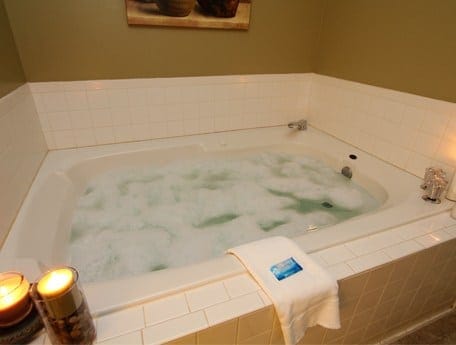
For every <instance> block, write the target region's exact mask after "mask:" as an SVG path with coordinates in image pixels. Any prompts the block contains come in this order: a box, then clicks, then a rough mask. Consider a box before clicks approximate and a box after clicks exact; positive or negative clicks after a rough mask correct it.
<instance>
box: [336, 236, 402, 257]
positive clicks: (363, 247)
mask: <svg viewBox="0 0 456 345" xmlns="http://www.w3.org/2000/svg"><path fill="white" fill-rule="evenodd" d="M399 242H401V238H400V237H399V236H398V235H397V234H396V233H391V232H389V231H385V232H382V233H379V234H375V235H372V236H369V237H366V238H361V239H359V240H355V241H352V242H349V243H346V244H345V245H346V246H347V247H348V248H349V249H350V250H351V251H352V252H353V253H355V254H356V255H357V256H361V255H365V254H368V253H372V252H376V251H377V250H379V249H382V248H386V247H389V246H392V245H394V244H397V243H399Z"/></svg>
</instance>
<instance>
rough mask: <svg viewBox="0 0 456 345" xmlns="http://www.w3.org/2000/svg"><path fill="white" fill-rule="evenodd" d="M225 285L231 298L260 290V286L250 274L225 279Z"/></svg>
mask: <svg viewBox="0 0 456 345" xmlns="http://www.w3.org/2000/svg"><path fill="white" fill-rule="evenodd" d="M223 284H224V285H225V288H226V291H227V292H228V295H229V296H230V297H231V298H235V297H238V296H242V295H246V294H249V293H252V292H255V291H257V290H259V289H260V286H259V285H258V284H257V283H256V282H255V280H254V279H253V278H252V277H251V276H250V275H249V274H241V275H239V276H236V277H233V278H230V279H225V280H224V281H223Z"/></svg>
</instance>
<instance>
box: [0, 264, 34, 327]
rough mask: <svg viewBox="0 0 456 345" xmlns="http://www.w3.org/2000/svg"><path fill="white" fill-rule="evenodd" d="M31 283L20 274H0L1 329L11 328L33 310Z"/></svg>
mask: <svg viewBox="0 0 456 345" xmlns="http://www.w3.org/2000/svg"><path fill="white" fill-rule="evenodd" d="M29 288H30V283H29V282H28V281H27V279H25V277H24V276H23V275H22V274H21V273H19V272H4V273H0V328H5V327H11V326H14V325H16V324H18V323H19V322H21V321H22V320H23V319H25V318H26V317H27V315H28V314H29V313H30V311H31V310H32V308H33V304H32V302H31V300H30V297H29Z"/></svg>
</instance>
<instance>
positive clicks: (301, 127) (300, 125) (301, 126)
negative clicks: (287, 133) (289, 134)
mask: <svg viewBox="0 0 456 345" xmlns="http://www.w3.org/2000/svg"><path fill="white" fill-rule="evenodd" d="M288 128H297V129H298V131H305V130H306V129H307V120H304V119H301V120H298V121H293V122H290V123H289V124H288Z"/></svg>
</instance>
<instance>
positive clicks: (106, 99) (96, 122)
mask: <svg viewBox="0 0 456 345" xmlns="http://www.w3.org/2000/svg"><path fill="white" fill-rule="evenodd" d="M310 78H311V75H310V74H286V75H246V76H222V77H192V78H154V79H125V80H99V81H81V82H80V81H76V82H46V83H31V84H30V87H31V89H32V91H33V97H34V99H35V103H36V107H37V111H38V114H39V117H40V121H41V125H42V128H43V132H44V134H45V137H46V142H47V144H48V147H49V149H61V148H70V147H82V146H92V145H100V144H108V143H119V142H127V141H135V140H146V139H154V138H163V137H175V136H182V135H191V134H201V133H212V132H220V131H228V130H235V129H243V128H255V127H267V126H274V125H279V124H283V123H286V122H287V121H289V120H292V119H297V118H299V117H302V116H303V114H304V112H305V109H306V108H307V101H308V97H307V96H308V94H309V87H310Z"/></svg>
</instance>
